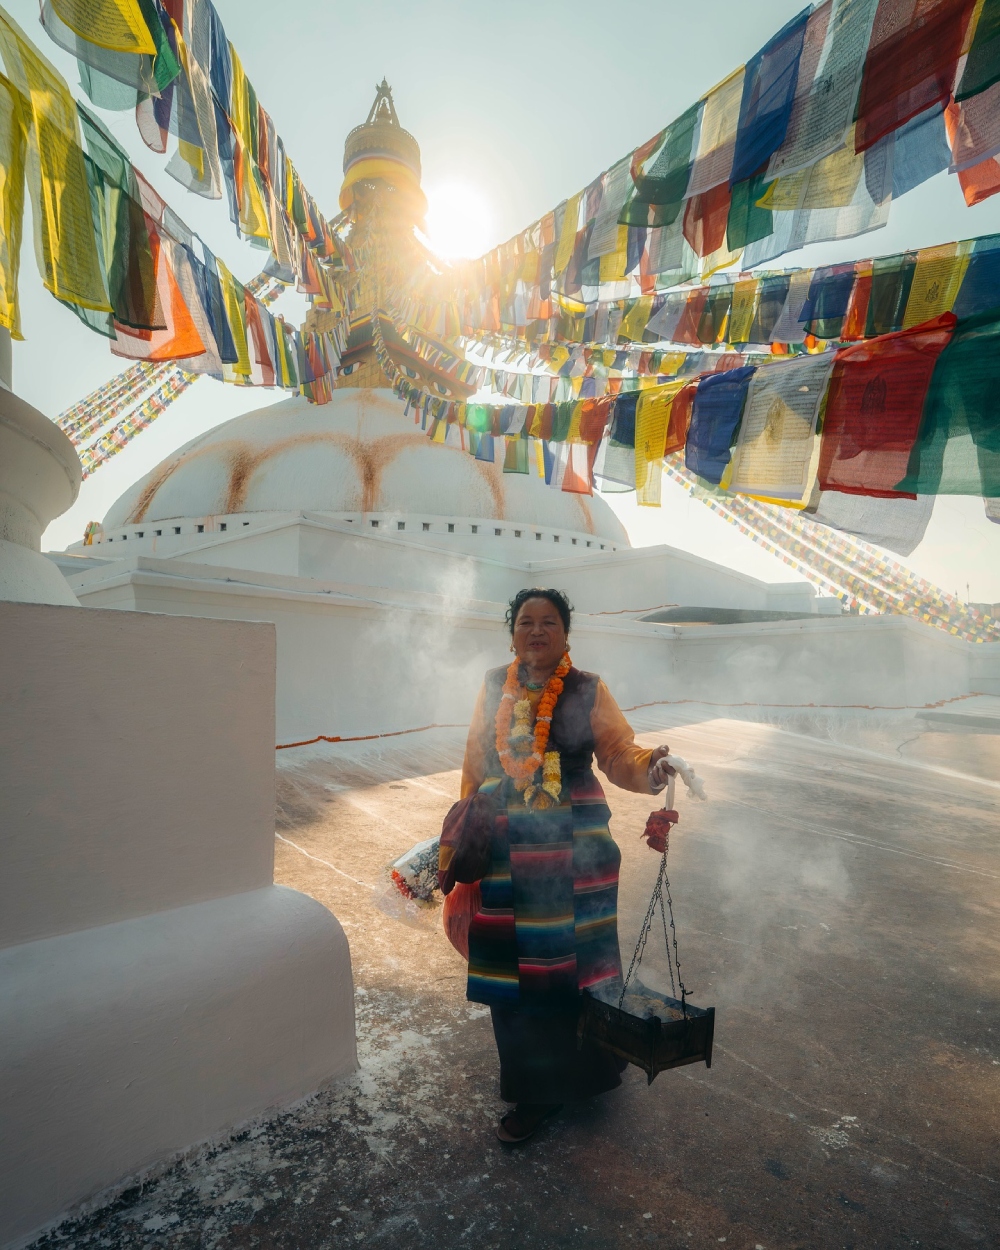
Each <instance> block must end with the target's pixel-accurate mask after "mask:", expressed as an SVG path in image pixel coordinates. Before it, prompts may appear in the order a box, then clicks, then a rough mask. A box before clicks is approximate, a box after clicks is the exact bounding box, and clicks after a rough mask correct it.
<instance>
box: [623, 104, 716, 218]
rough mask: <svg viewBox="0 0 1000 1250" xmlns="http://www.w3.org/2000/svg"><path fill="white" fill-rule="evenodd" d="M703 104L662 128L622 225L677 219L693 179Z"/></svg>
mask: <svg viewBox="0 0 1000 1250" xmlns="http://www.w3.org/2000/svg"><path fill="white" fill-rule="evenodd" d="M703 104H704V101H702V100H699V101H698V103H697V104H693V105H692V106H691V107H690V108H689V109H688V110H687V111H686V112H684V113H682V114H681V115H680V117H678V118H677V120H676V121H674V122H671V124H670V125H669V126H668V127H667V128H666V130H664V131H662V132H661V134H660V136H659V138H660V142H659V143H658V144H657V146H656V147H655V148H654V149H653V151H652V152H651V153H650V155H649V157H648V158H647V159H646V160H644V161H643V162H642V166H641V168H639V169H637V170H636V171H635V174H634V177H633V181H634V182H635V192H634V195H633V197H632V198H631V199H630V200H629V201H628V202H627V203H626V204H625V207H624V208H623V209H622V212H621V215H620V216H619V218H618V224H619V225H623V226H626V225H627V226H645V225H653V226H669V225H672V224H673V222H674V221H676V220H677V215H678V214H679V213H680V211H681V208H682V207H683V205H684V196H685V193H686V192H687V188H688V182H689V181H690V179H691V159H692V156H691V149H692V147H693V146H694V136H695V132H696V130H697V128H698V118H699V117H700V116H701V110H702V107H703ZM651 205H652V206H653V210H654V211H653V213H652V214H650V212H649V209H650V206H651Z"/></svg>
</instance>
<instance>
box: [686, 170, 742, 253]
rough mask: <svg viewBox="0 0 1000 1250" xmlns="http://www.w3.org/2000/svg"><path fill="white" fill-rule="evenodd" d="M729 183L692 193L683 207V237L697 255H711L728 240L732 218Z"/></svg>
mask: <svg viewBox="0 0 1000 1250" xmlns="http://www.w3.org/2000/svg"><path fill="white" fill-rule="evenodd" d="M729 195H730V193H729V183H728V182H723V183H720V184H719V186H717V187H712V189H711V190H710V191H704V192H702V194H701V195H693V196H692V197H691V198H690V199H689V200H688V202H687V204H686V206H685V208H684V225H683V230H684V237H685V239H687V241H688V243H690V244H691V248H692V251H693V252H694V254H695V255H696V256H710V255H711V254H712V253H713V252H715V251H718V249H719V248H720V247H721V246H722V245H723V243H724V242H725V240H726V222H727V221H728V220H729Z"/></svg>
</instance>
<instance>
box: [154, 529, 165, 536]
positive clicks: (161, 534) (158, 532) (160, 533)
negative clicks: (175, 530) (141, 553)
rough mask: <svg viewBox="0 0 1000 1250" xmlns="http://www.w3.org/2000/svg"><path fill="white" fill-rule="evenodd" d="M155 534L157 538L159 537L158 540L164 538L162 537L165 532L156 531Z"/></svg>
mask: <svg viewBox="0 0 1000 1250" xmlns="http://www.w3.org/2000/svg"><path fill="white" fill-rule="evenodd" d="M155 534H156V537H157V538H162V537H163V530H156V531H155Z"/></svg>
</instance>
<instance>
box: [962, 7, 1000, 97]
mask: <svg viewBox="0 0 1000 1250" xmlns="http://www.w3.org/2000/svg"><path fill="white" fill-rule="evenodd" d="M995 82H1000V0H984V4H983V7H982V11H981V13H980V14H979V21H978V23H977V25H976V33H975V34H974V35H973V37H972V47H971V48H970V49H969V55H968V58H967V60H966V62H965V71H964V72H963V74H962V81H961V82H960V83H959V84H958V90H957V91H956V92H955V99H956V100H967V99H968V98H969V96H973V95H978V94H979V93H980V91H985V90H986V88H987V87H992V86H993V84H994V83H995Z"/></svg>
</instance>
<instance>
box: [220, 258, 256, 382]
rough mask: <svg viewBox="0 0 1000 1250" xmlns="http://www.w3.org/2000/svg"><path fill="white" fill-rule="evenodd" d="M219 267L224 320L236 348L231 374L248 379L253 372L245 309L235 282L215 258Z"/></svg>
mask: <svg viewBox="0 0 1000 1250" xmlns="http://www.w3.org/2000/svg"><path fill="white" fill-rule="evenodd" d="M215 263H216V264H217V265H218V267H219V278H220V279H221V281H222V298H223V300H224V301H225V305H226V320H227V321H228V322H229V328H230V330H232V332H233V344H234V345H235V347H236V357H237V359H236V361H235V363H234V364H233V372H234V373H237V374H239V375H240V376H241V377H249V376H250V374H251V373H252V372H253V368H252V366H251V364H250V350H249V347H248V346H247V331H246V309H245V307H244V305H243V301H242V300H241V299H240V297H239V293H238V292H237V290H236V280H235V279H234V277H233V275H232V274H231V273H230V272H229V270H228V269H227V268H226V265H225V263H224V262H223V261H221V260H219V259H218V258H216V262H215Z"/></svg>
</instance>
